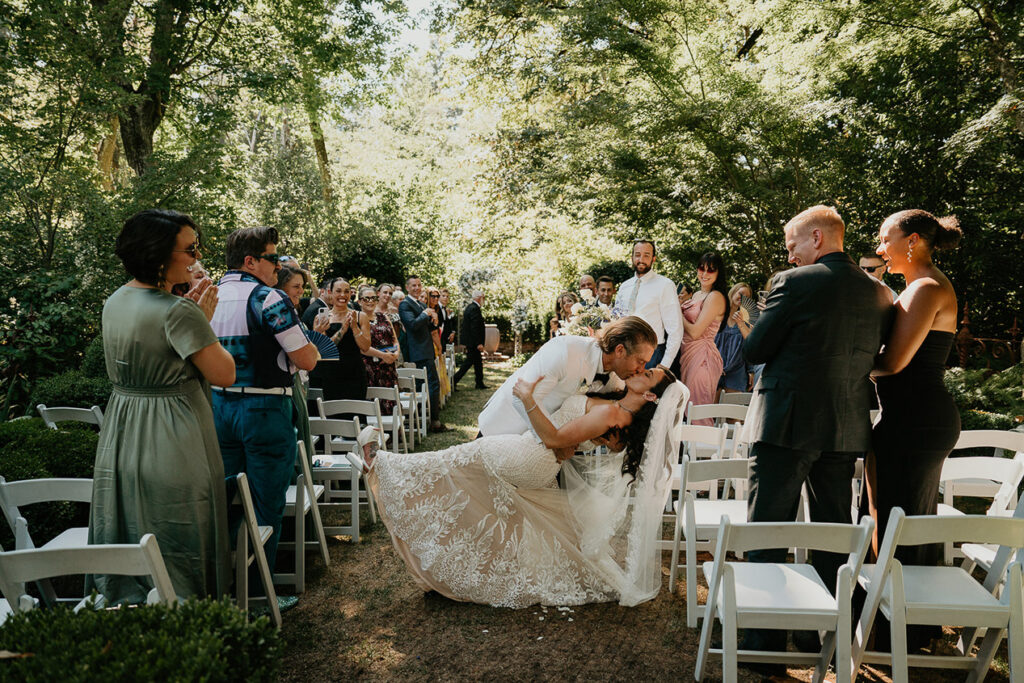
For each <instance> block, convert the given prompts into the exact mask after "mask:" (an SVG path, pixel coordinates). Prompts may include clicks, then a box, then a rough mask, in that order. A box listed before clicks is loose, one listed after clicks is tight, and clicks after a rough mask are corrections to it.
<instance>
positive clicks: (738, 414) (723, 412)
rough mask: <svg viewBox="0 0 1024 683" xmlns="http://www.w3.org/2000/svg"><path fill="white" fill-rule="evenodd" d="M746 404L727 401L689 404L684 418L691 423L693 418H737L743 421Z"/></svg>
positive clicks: (745, 414)
mask: <svg viewBox="0 0 1024 683" xmlns="http://www.w3.org/2000/svg"><path fill="white" fill-rule="evenodd" d="M747 408H748V407H747V406H745V405H735V404H729V403H704V404H701V405H692V404H691V405H690V408H689V409H688V410H687V411H686V419H687V421H688V422H690V423H691V424H692V423H693V422H694V420H705V419H709V418H710V419H714V420H723V419H725V420H738V421H739V422H743V421H744V420H746V419H747Z"/></svg>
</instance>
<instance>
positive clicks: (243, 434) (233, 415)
mask: <svg viewBox="0 0 1024 683" xmlns="http://www.w3.org/2000/svg"><path fill="white" fill-rule="evenodd" d="M277 242H278V233H277V230H276V229H275V228H269V227H258V228H244V229H241V230H236V231H235V232H233V233H231V234H230V235H228V238H227V243H226V248H225V251H226V255H227V266H228V272H227V273H226V274H225V275H224V277H223V278H221V281H220V283H219V285H218V286H219V290H220V291H219V294H220V299H219V302H218V304H217V310H216V312H215V313H214V315H213V320H211V321H210V325H211V326H212V327H213V331H214V333H216V335H217V336H218V337H219V338H220V343H221V345H222V346H223V347H224V348H225V349H227V350H228V352H229V353H230V354H231V355H232V356H234V359H235V383H234V384H233V385H231V386H230V387H213V417H214V422H215V424H216V426H217V440H218V441H219V442H220V452H221V457H222V458H223V460H224V474H225V476H227V477H228V478H231V477H233V476H234V475H236V474H238V473H239V472H245V473H246V476H247V477H248V478H249V484H250V486H251V487H252V499H253V506H254V507H255V512H256V520H257V522H259V524H261V525H268V526H271V527H273V529H274V535H273V536H272V537H271V539H270V541H269V542H268V543H267V546H266V553H267V561H268V562H269V564H270V568H271V570H273V568H274V560H275V558H276V557H277V544H278V541H279V540H280V535H281V522H282V517H283V515H284V506H285V494H286V492H287V491H288V485H289V484H290V483H291V479H292V473H293V471H294V467H295V454H296V445H295V441H296V436H295V426H294V421H293V417H292V399H291V392H292V374H293V373H294V372H295V371H296V369H298V368H301V369H302V370H312V369H313V367H314V366H315V365H316V362H317V360H318V359H319V353H318V352H317V349H316V346H315V345H314V344H312V343H311V342H310V341H309V340H308V339H306V335H305V333H304V332H303V331H302V327H301V325H300V324H299V317H298V314H297V313H296V311H295V308H294V307H293V306H292V303H291V301H290V300H289V299H288V297H287V296H285V294H284V292H281V291H280V290H278V289H274V287H273V286H274V284H276V283H277V271H278V270H279V269H280V267H281V266H280V264H279V263H278V258H277ZM239 523H240V520H233V523H232V531H235V530H237V528H238V524H239Z"/></svg>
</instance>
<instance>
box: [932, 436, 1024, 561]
mask: <svg viewBox="0 0 1024 683" xmlns="http://www.w3.org/2000/svg"><path fill="white" fill-rule="evenodd" d="M1022 478H1024V453H1020V454H1018V455H1017V456H1015V457H1014V458H1012V459H1010V458H1001V457H995V456H990V455H980V456H968V457H960V458H946V461H945V462H944V463H942V473H941V474H940V476H939V486H940V487H942V502H941V503H939V507H938V513H937V514H938V515H939V516H942V517H948V516H960V515H963V514H964V513H963V512H961V511H960V510H958V509H956V508H955V507H953V496H975V497H984V498H991V499H992V503H991V504H990V505H989V507H988V509H987V510H986V512H985V514H987V515H989V516H993V517H1008V516H1010V515H1012V514H1013V507H1011V502H1012V501H1015V500H1016V498H1017V487H1018V486H1019V485H1020V481H1021V479H1022ZM943 555H944V559H945V563H946V564H952V562H953V558H954V557H958V556H961V555H962V553H960V552H958V550H957V549H954V547H953V544H952V543H946V544H945V550H944V553H943Z"/></svg>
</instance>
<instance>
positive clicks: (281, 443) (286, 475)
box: [213, 391, 296, 571]
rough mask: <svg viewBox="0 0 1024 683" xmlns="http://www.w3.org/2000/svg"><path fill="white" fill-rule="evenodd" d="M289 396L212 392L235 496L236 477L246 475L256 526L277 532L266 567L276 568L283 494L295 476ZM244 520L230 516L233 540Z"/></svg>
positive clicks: (269, 544) (219, 437) (226, 470)
mask: <svg viewBox="0 0 1024 683" xmlns="http://www.w3.org/2000/svg"><path fill="white" fill-rule="evenodd" d="M292 410H293V407H292V399H291V397H289V396H270V395H245V394H226V393H223V392H220V391H214V392H213V420H214V423H215V424H216V426H217V440H218V441H219V442H220V455H221V459H223V460H224V476H225V477H226V478H227V479H228V481H229V482H230V484H231V486H229V489H228V501H231V500H232V498H233V497H234V488H233V487H234V477H235V475H236V474H238V473H239V472H245V475H246V477H248V479H249V488H250V489H251V490H252V502H253V507H254V508H255V512H256V522H257V523H259V524H260V525H261V526H271V527H273V528H274V534H273V535H272V536H271V537H270V540H269V541H268V542H267V545H266V547H265V552H266V554H267V563H268V564H269V565H270V570H271V571H273V570H274V561H275V560H276V559H277V543H278V541H280V539H281V521H282V518H283V516H284V504H285V494H286V493H287V492H288V486H289V485H290V484H291V482H292V478H293V475H294V473H295V453H296V445H295V439H296V436H295V426H294V424H293V422H292ZM241 522H242V519H241V517H240V516H238V515H237V514H234V515H232V516H231V517H229V524H230V531H231V537H232V539H234V538H235V537H236V534H237V533H238V526H239V525H240V524H241Z"/></svg>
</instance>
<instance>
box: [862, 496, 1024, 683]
mask: <svg viewBox="0 0 1024 683" xmlns="http://www.w3.org/2000/svg"><path fill="white" fill-rule="evenodd" d="M956 541H972V542H976V543H995V544H997V545H1003V546H1007V547H1008V548H1010V549H1012V552H1014V553H1018V552H1019V550H1020V549H1021V548H1022V547H1024V519H1013V518H1006V517H988V516H985V515H969V516H962V517H936V516H933V515H923V516H919V517H907V516H906V515H905V514H904V512H903V509H902V508H894V509H893V511H892V514H890V515H889V522H888V525H887V526H886V530H885V538H884V539H883V540H882V547H881V549H880V550H879V552H878V563H877V564H875V565H864V567H863V568H862V569H861V572H860V576H859V581H860V584H861V586H862V587H863V588H864V590H865V591H867V598H866V600H865V602H864V609H863V611H862V612H861V617H860V621H859V622H858V624H857V631H856V635H855V640H854V648H853V665H852V669H851V671H854V672H856V671H857V669H858V668H859V667H860V664H861V662H867V663H870V664H890V665H891V666H892V679H893V681H894V683H905V682H906V681H907V680H908V668H909V667H911V666H914V667H930V668H943V669H969V670H971V675H970V676H969V677H968V679H967V680H969V681H980V680H982V679H983V678H984V677H985V674H986V673H987V672H988V668H989V665H990V664H991V662H992V657H993V656H994V655H995V650H996V648H997V647H998V645H999V643H1000V641H1001V640H1002V636H1003V631H1004V630H1007V629H1008V630H1009V638H1010V670H1011V671H1016V672H1021V671H1024V597H1022V595H1021V592H1022V586H1021V566H1020V555H1019V554H1018V560H1017V561H1015V562H1014V563H1013V564H1011V565H1010V567H1009V570H1008V573H1007V580H1006V585H1005V587H1004V588H1003V593H1002V598H1001V599H1000V598H996V597H995V596H994V595H992V593H991V592H990V591H988V590H986V589H985V587H984V586H983V585H982V584H980V583H978V582H977V581H976V580H975V579H974V577H972V576H971V575H970V574H968V573H967V572H965V571H964V570H963V569H961V568H960V567H926V566H912V565H908V566H903V565H902V564H901V563H900V561H899V560H897V559H895V554H896V550H897V548H899V547H901V546H915V545H924V544H929V543H944V542H956ZM878 612H881V613H882V614H883V615H885V617H886V618H887V619H888V620H889V623H890V625H891V644H890V645H891V646H890V650H891V654H889V653H882V652H868V651H866V645H867V637H868V634H869V633H870V632H871V627H872V626H873V625H874V621H875V617H876V616H877V614H878ZM910 624H929V625H938V626H966V627H974V628H986V629H988V630H987V631H986V633H985V638H984V640H983V641H982V644H981V648H980V649H979V651H978V656H977V657H971V656H968V655H969V653H961V656H938V657H936V656H930V655H909V656H908V654H907V634H906V629H907V626H908V625H910Z"/></svg>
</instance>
